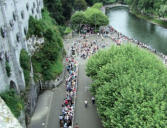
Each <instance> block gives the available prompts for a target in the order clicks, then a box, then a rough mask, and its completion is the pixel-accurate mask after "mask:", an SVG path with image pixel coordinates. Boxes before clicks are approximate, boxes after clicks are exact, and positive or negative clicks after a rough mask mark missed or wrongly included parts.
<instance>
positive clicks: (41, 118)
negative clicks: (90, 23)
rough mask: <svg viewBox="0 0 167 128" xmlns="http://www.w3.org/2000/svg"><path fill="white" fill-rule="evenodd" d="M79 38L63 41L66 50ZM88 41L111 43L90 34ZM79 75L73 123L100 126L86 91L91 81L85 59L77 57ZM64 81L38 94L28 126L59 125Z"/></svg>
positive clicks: (46, 127)
mask: <svg viewBox="0 0 167 128" xmlns="http://www.w3.org/2000/svg"><path fill="white" fill-rule="evenodd" d="M78 39H80V38H78V37H76V38H72V39H68V40H66V41H65V42H64V47H65V49H66V51H67V50H69V49H70V45H71V44H72V42H73V41H76V40H78ZM87 39H88V40H89V41H93V40H95V39H96V40H97V41H100V42H108V43H111V39H109V38H104V40H103V41H102V40H101V38H97V36H95V35H92V36H90V37H88V38H87ZM78 61H79V76H78V90H77V99H76V107H75V120H74V125H75V123H78V124H79V128H102V124H101V121H100V119H99V118H98V114H97V111H96V106H95V105H92V104H91V97H92V96H91V94H90V92H89V91H88V89H89V85H90V83H91V80H90V78H88V77H87V76H86V73H85V64H86V61H85V60H83V59H79V60H78ZM65 90H66V88H65V83H63V84H61V85H60V86H58V87H56V88H55V89H53V90H49V91H45V92H44V93H42V94H41V95H40V96H39V100H38V103H37V107H36V110H35V113H34V115H33V117H32V118H31V124H30V126H29V127H30V128H60V127H59V115H60V114H61V109H62V107H61V105H62V104H63V101H64V98H65V93H66V92H65ZM85 99H87V100H88V108H85V106H84V100H85Z"/></svg>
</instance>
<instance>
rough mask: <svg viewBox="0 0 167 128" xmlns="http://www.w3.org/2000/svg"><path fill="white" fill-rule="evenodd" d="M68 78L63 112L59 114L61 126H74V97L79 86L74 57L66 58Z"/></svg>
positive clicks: (67, 127) (63, 127) (66, 127)
mask: <svg viewBox="0 0 167 128" xmlns="http://www.w3.org/2000/svg"><path fill="white" fill-rule="evenodd" d="M66 64H67V67H66V69H67V78H66V82H65V87H66V97H65V99H64V103H63V104H62V112H61V113H62V114H61V115H60V116H59V121H60V128H72V120H73V116H74V98H75V94H76V88H77V74H78V69H77V61H75V60H74V58H73V57H67V58H66Z"/></svg>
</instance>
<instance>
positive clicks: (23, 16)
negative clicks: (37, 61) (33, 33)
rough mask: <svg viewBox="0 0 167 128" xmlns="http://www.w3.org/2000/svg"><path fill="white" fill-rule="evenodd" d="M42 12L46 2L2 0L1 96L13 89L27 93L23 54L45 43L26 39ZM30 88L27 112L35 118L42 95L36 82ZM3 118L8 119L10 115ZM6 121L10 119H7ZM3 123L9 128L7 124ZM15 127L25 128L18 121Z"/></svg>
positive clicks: (0, 41) (2, 104) (0, 24)
mask: <svg viewBox="0 0 167 128" xmlns="http://www.w3.org/2000/svg"><path fill="white" fill-rule="evenodd" d="M42 8H43V0H0V93H1V92H4V91H6V90H8V89H11V88H13V89H15V90H16V91H17V92H18V93H20V91H24V90H25V80H24V74H23V70H22V68H21V65H20V52H21V49H25V50H26V51H27V52H28V53H29V54H30V55H31V54H32V53H33V52H34V50H35V49H36V47H37V45H40V44H41V43H43V42H44V39H42V38H41V39H36V38H35V37H32V38H30V39H28V40H27V39H26V34H27V32H28V23H29V17H30V16H33V17H34V18H36V19H40V18H41V17H42V15H41V9H42ZM31 78H32V80H33V72H31ZM30 86H31V89H30V92H29V94H28V95H30V96H29V97H28V102H29V104H28V107H27V105H26V109H27V108H29V109H30V112H29V113H31V114H32V112H33V110H34V108H35V104H36V103H34V102H36V101H37V96H38V95H37V94H38V93H37V91H36V90H37V89H34V87H36V86H35V83H34V82H31V85H30ZM34 91H35V92H34ZM31 93H33V95H31ZM0 100H1V98H0ZM1 106H5V108H7V106H6V105H5V104H4V102H0V112H1V109H2V108H1ZM6 110H8V109H6ZM22 113H23V114H21V116H20V117H19V121H20V122H23V123H22V126H23V127H25V116H24V112H22ZM3 114H4V116H6V113H3ZM31 114H30V115H31ZM22 117H23V118H22ZM7 118H12V119H13V118H14V117H13V116H12V115H11V114H9V116H8V117H7ZM4 120H6V119H5V118H4ZM3 123H4V124H3V125H4V126H5V127H6V125H7V124H6V123H5V122H3ZM14 123H16V125H18V126H19V127H21V126H20V125H19V124H18V121H14ZM13 126H14V125H13ZM6 128H7V127H6Z"/></svg>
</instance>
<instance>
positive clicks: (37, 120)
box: [29, 91, 53, 128]
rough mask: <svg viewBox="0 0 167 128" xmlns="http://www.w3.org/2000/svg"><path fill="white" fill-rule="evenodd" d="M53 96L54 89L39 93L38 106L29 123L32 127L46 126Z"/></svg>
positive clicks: (41, 127)
mask: <svg viewBox="0 0 167 128" xmlns="http://www.w3.org/2000/svg"><path fill="white" fill-rule="evenodd" d="M52 97H53V92H52V91H45V92H44V93H42V94H41V95H39V98H38V102H37V106H36V109H35V112H34V114H33V116H32V118H31V123H30V125H29V127H30V128H45V125H46V119H47V114H48V112H49V110H50V104H51V99H52Z"/></svg>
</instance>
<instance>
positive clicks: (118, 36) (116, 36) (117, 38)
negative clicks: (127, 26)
mask: <svg viewBox="0 0 167 128" xmlns="http://www.w3.org/2000/svg"><path fill="white" fill-rule="evenodd" d="M103 31H104V33H108V34H107V35H106V34H105V35H104V36H107V37H109V38H111V39H112V41H113V42H115V43H116V44H117V45H121V44H124V43H132V44H134V45H137V46H138V47H140V48H143V49H146V50H148V51H150V52H151V53H153V54H155V55H157V56H158V57H159V58H160V59H161V60H162V61H163V63H164V64H167V56H166V55H164V54H163V53H161V52H158V51H157V50H156V49H154V48H152V47H151V46H149V45H146V44H145V43H142V42H141V41H139V40H136V39H133V38H130V37H128V36H126V35H124V34H122V33H120V32H118V31H117V30H116V29H114V28H113V27H112V26H107V27H104V28H103Z"/></svg>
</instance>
